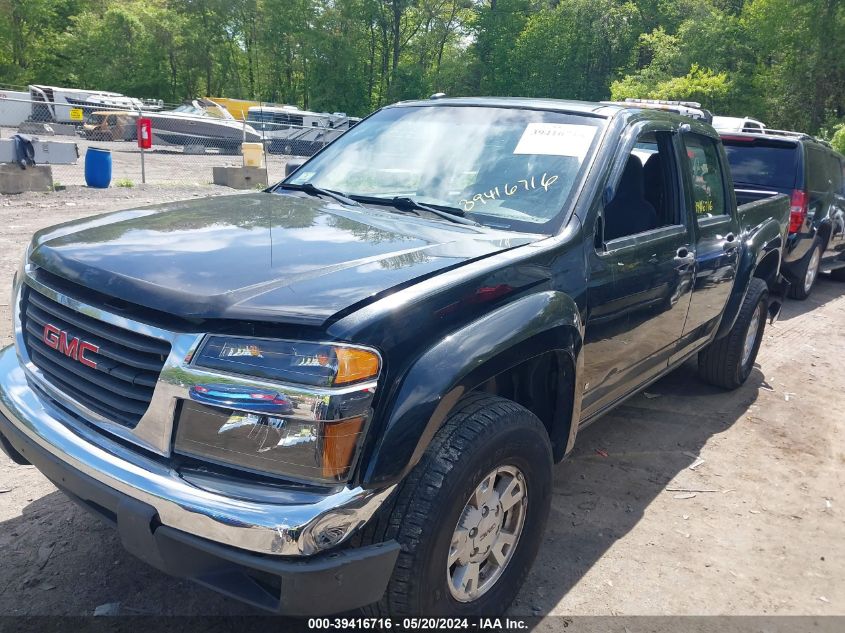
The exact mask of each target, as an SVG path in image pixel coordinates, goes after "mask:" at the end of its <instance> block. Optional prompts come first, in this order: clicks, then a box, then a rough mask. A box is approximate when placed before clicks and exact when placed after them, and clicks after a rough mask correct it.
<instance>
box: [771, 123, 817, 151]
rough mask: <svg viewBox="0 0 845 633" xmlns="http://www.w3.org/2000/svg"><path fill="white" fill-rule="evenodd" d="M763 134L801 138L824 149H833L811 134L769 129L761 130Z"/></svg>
mask: <svg viewBox="0 0 845 633" xmlns="http://www.w3.org/2000/svg"><path fill="white" fill-rule="evenodd" d="M763 133H764V134H772V135H774V136H789V137H792V138H802V139H809V140H811V141H815V142H816V143H819V144H820V145H824V146H826V147H833V146H832V145H831V144H830V142H828V141H826V140H824V139H823V138H819V137H818V136H813V135H812V134H807V133H806V132H794V131H792V130H772V129H770V128H766V129H765V130H763Z"/></svg>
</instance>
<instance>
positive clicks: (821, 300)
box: [779, 274, 845, 323]
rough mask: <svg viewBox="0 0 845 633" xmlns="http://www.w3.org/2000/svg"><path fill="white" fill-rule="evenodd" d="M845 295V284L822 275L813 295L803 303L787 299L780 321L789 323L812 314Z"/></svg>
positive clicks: (817, 281)
mask: <svg viewBox="0 0 845 633" xmlns="http://www.w3.org/2000/svg"><path fill="white" fill-rule="evenodd" d="M843 294H845V282H842V281H837V280H835V279H833V278H831V276H830V275H826V274H821V275H819V278H818V279H817V280H816V285H815V287H814V288H813V292H812V294H810V296H809V297H807V298H806V299H804V300H803V301H797V300H793V299H787V300H786V302H785V303H784V304H783V309H782V310H781V313H780V319H779V320H780V321H781V322H782V323H787V322H789V321H791V320H792V319H794V318H795V317H798V316H801V315H802V314H806V313H807V312H812V311H813V310H815V309H817V308H821V307H822V306H824V305H827V304H828V303H830V302H831V301H835V300H836V299H838V298H839V297H841V296H842V295H843Z"/></svg>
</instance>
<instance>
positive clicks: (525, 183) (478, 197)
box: [460, 172, 558, 211]
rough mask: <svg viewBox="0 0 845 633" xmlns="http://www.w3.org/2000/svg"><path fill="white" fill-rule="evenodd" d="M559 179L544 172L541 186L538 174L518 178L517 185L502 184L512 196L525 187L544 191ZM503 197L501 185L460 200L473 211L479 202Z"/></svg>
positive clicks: (508, 194)
mask: <svg viewBox="0 0 845 633" xmlns="http://www.w3.org/2000/svg"><path fill="white" fill-rule="evenodd" d="M557 181H558V176H554V175H552V176H549V175H548V173H547V172H543V175H542V176H541V177H540V182H539V186H538V183H537V179H536V176H531V179H530V180H529V179H527V178H523V179H521V180H517V181H516V184H515V185H511V184H510V183H507V182H506V183H504V184H503V185H502V189H504V192H505V196H506V197H510V196H513V195H516V194H517V193H518V192H519V191H520V190H522V189H524V190H525V191H534V190H537V189H540V188H542V189H543V191H548V190H549V187H551V186H552V185H553V184H555V183H556V182H557ZM485 198H486V199H485ZM501 198H502V194H501V192H500V190H499V187H494V188H493V189H490V191H485V192H483V193H477V194H475V195H474V196H472V197H471V198H470V199H463V200H461V201H460V204H461V206H463V208H464V211H472V210H473V209H474V208H475V205H476V204H477V203H481V204H487V200H498V199H501Z"/></svg>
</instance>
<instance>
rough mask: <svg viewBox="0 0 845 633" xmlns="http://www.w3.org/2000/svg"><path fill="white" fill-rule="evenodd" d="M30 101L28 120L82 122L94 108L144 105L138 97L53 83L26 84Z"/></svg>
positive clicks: (137, 106) (139, 108)
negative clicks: (61, 86) (62, 86)
mask: <svg viewBox="0 0 845 633" xmlns="http://www.w3.org/2000/svg"><path fill="white" fill-rule="evenodd" d="M29 97H30V99H31V100H32V113H31V119H32V120H33V121H38V122H40V123H71V124H73V125H82V123H83V121H84V120H85V118H86V117H87V116H88V115H89V114H90V113H91V112H93V111H94V110H109V109H115V110H135V111H139V112H140V111H141V110H142V109H143V107H144V104H143V102H142V101H141V100H140V99H135V98H133V97H127V96H125V95H122V94H120V93H118V92H106V91H104V90H77V89H76V88H58V87H56V86H36V85H32V86H30V87H29Z"/></svg>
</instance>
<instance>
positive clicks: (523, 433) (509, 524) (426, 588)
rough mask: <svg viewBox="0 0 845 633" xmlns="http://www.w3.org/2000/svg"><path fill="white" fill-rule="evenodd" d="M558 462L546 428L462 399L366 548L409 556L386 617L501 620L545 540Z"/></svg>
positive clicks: (526, 416)
mask: <svg viewBox="0 0 845 633" xmlns="http://www.w3.org/2000/svg"><path fill="white" fill-rule="evenodd" d="M551 486H552V452H551V445H550V443H549V437H548V434H547V432H546V429H545V428H544V427H543V424H542V423H541V422H540V420H538V419H537V418H536V417H535V416H534V415H533V414H532V413H530V412H529V411H528V410H526V409H524V408H523V407H521V406H519V405H518V404H516V403H514V402H511V401H510V400H505V399H504V398H499V397H497V396H491V395H488V394H470V395H469V396H467V397H466V398H464V399H463V400H462V401H461V402H460V403H459V404H458V406H457V408H456V409H455V411H454V412H453V413H452V414H451V415H450V416H449V418H448V420H447V421H446V423H445V425H444V426H443V427H442V428H441V429H440V431H438V433H437V435H436V436H435V438H434V440H433V441H432V443H431V445H430V446H429V448H428V450H426V452H425V454H424V455H423V458H422V459H421V460H420V463H419V464H417V466H416V467H415V468H414V470H413V471H412V472H411V473H410V474H409V475H408V476H407V477H406V478H405V480H404V482H403V483H402V484H401V487H400V488H399V490H397V492H396V493H395V496H394V499H393V501H394V503H393V506H392V507H391V508H386V507H385V508H382V510H381V511H380V513H379V516H377V517H374V518H373V519H372V520H371V521H370V523H369V524H368V526H367V527H366V528H365V531H364V534H363V536H362V540H363V542H364V543H365V544H366V543H376V542H382V541H385V540H389V539H396V540H397V541H398V542H399V543H400V545H401V546H402V550H401V552H400V554H399V559H398V560H397V563H396V567H395V569H394V571H393V575H392V577H391V579H390V582H389V583H388V586H387V590H386V591H385V595H384V597H383V598H382V600H381V601H380V602H378V603H376V604H374V605H371V606H370V607H367V608H366V609H365V611H366V612H367V613H368V614H369V615H374V616H379V617H386V616H392V617H404V616H412V617H413V616H432V615H438V616H453V617H471V616H490V617H495V616H498V615H501V614H502V613H503V612H504V611H505V609H507V607H508V606H509V605H510V603H511V602H512V601H513V599H514V598H515V597H516V594H517V592H518V591H519V589H520V587H521V585H522V583H523V581H524V579H525V577H526V575H527V574H528V571H529V569H530V568H531V563H532V562H533V561H534V557H535V556H536V554H537V550H538V548H539V546H540V542H541V540H542V536H543V530H544V527H545V523H546V518H547V517H548V513H549V507H550V502H551Z"/></svg>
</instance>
